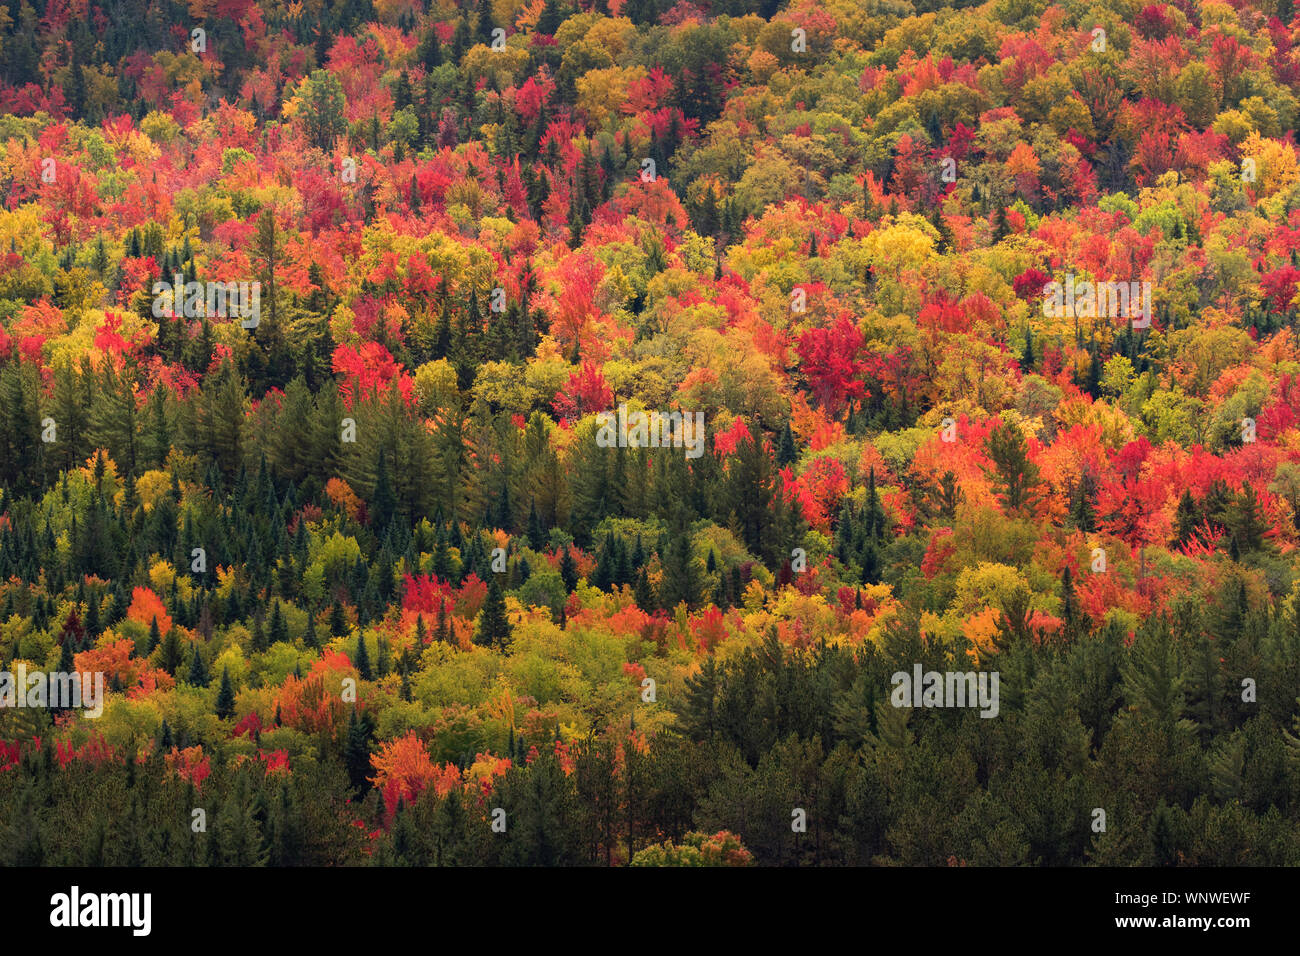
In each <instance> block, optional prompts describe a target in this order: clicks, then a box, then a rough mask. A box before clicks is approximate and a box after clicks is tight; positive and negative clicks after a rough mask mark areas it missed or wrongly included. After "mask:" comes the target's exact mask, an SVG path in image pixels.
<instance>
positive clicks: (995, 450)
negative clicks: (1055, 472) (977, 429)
mask: <svg viewBox="0 0 1300 956" xmlns="http://www.w3.org/2000/svg"><path fill="white" fill-rule="evenodd" d="M984 450H985V453H986V454H987V455H988V456H989V458H990V460H991V461H992V462H993V467H992V468H991V469H989V468H985V469H984V471H985V474H986V475H988V476H989V478H990V480H991V481H992V483H993V490H994V493H995V494H996V495H997V497H998V501H999V502H1000V503H1001V505H1002V508H1003V510H1004V511H1006V512H1007V513H1009V514H1020V515H1025V516H1028V515H1029V514H1032V512H1033V508H1034V505H1035V504H1036V503H1037V501H1038V499H1039V491H1038V484H1039V468H1038V466H1037V465H1036V464H1034V463H1033V462H1032V461H1030V460H1029V446H1028V444H1027V443H1026V442H1025V439H1024V436H1023V435H1022V434H1021V433H1020V429H1018V428H1016V427H1015V426H1013V425H1010V424H1006V423H1003V424H1000V425H998V426H997V427H996V428H994V429H993V430H992V431H991V432H990V433H989V436H988V439H987V440H986V441H985V443H984Z"/></svg>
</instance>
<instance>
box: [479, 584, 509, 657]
mask: <svg viewBox="0 0 1300 956" xmlns="http://www.w3.org/2000/svg"><path fill="white" fill-rule="evenodd" d="M511 630H512V628H511V625H510V619H509V618H508V617H507V616H506V599H505V592H504V591H503V590H502V588H501V584H500V582H499V581H498V579H497V576H496V575H493V576H492V583H491V584H489V585H488V593H487V598H486V600H484V602H483V609H482V610H481V611H480V612H479V619H478V632H477V633H476V634H475V635H474V643H476V644H481V645H483V646H485V647H495V648H497V649H498V650H504V649H505V648H506V647H507V646H508V645H509V644H510V633H511Z"/></svg>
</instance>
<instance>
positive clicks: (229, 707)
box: [217, 667, 235, 720]
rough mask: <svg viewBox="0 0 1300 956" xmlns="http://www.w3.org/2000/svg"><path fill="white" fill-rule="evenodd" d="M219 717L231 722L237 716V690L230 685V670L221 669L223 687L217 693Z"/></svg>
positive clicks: (226, 668) (227, 668)
mask: <svg viewBox="0 0 1300 956" xmlns="http://www.w3.org/2000/svg"><path fill="white" fill-rule="evenodd" d="M217 716H218V717H219V718H221V719H222V720H229V719H230V718H231V717H233V716H235V688H234V686H233V685H231V683H230V668H229V667H223V668H221V687H220V689H218V691H217Z"/></svg>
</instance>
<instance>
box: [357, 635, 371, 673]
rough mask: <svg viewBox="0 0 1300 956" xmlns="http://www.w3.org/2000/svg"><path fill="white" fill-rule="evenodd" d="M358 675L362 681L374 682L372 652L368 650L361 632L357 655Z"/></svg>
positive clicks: (358, 637) (358, 636) (358, 639)
mask: <svg viewBox="0 0 1300 956" xmlns="http://www.w3.org/2000/svg"><path fill="white" fill-rule="evenodd" d="M355 663H356V668H357V675H358V676H359V677H360V678H361V679H362V680H372V679H373V678H374V674H373V673H372V672H371V670H370V652H369V651H367V650H366V638H365V635H364V634H362V633H361V632H358V633H357V655H356V661H355Z"/></svg>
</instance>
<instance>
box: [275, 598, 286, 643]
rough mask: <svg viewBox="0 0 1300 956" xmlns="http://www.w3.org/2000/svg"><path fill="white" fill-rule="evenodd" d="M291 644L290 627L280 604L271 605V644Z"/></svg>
mask: <svg viewBox="0 0 1300 956" xmlns="http://www.w3.org/2000/svg"><path fill="white" fill-rule="evenodd" d="M288 642H289V625H288V624H287V623H286V622H285V620H284V614H283V613H282V612H281V610H280V602H279V601H276V602H275V603H274V604H273V605H271V643H272V644H287V643H288Z"/></svg>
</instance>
